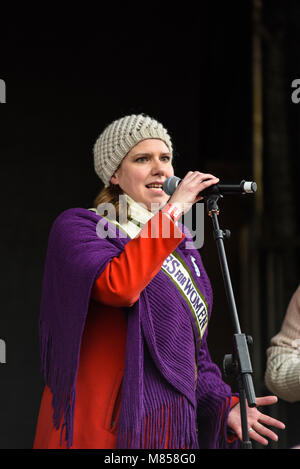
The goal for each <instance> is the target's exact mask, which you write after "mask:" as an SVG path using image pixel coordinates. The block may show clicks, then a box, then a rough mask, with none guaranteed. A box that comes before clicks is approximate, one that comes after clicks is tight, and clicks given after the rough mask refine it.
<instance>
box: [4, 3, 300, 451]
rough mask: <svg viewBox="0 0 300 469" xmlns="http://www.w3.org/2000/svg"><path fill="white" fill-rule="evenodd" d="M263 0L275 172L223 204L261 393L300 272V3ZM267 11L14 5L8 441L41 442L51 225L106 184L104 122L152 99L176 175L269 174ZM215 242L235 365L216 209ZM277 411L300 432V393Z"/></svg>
mask: <svg viewBox="0 0 300 469" xmlns="http://www.w3.org/2000/svg"><path fill="white" fill-rule="evenodd" d="M262 3H263V5H262V6H263V8H262V13H261V23H260V25H259V26H258V27H257V26H256V28H258V30H259V38H260V45H261V50H262V61H261V69H260V70H261V77H262V97H261V102H262V115H261V117H262V122H263V128H262V133H261V137H262V141H263V145H262V158H261V162H262V165H263V177H262V181H261V182H262V184H261V185H260V187H259V192H258V194H257V196H255V198H254V197H251V196H250V197H248V198H247V197H245V198H234V199H232V198H228V199H226V200H223V201H221V202H220V210H221V211H220V216H219V222H220V225H221V227H222V228H229V229H230V230H231V232H232V235H231V238H230V239H229V240H228V241H226V252H227V256H228V261H229V266H230V271H231V275H232V283H233V288H234V292H235V295H236V302H237V306H238V312H239V316H240V321H241V325H242V330H243V331H244V332H246V333H247V334H248V333H249V334H251V335H252V336H253V338H254V346H253V348H252V349H251V350H252V354H251V355H252V359H253V368H254V382H255V387H256V393H257V395H263V394H267V393H269V391H268V390H266V388H265V386H264V383H263V375H264V369H265V363H266V355H265V352H266V349H267V347H268V345H269V340H270V338H271V337H272V336H273V335H274V334H275V333H276V332H278V330H279V329H280V325H281V322H282V319H283V316H284V312H285V309H286V306H287V303H288V301H289V298H290V297H291V295H292V293H293V291H294V290H295V289H296V288H297V286H298V284H299V236H298V235H297V233H298V232H299V208H298V205H297V203H298V200H297V195H298V194H297V187H298V174H299V169H300V168H299V143H300V141H299V113H300V103H299V104H298V105H297V104H294V103H293V102H292V100H291V92H292V89H291V83H292V81H293V80H294V79H296V78H300V70H299V68H300V67H299V63H300V61H299V59H300V57H299V55H300V50H299V47H298V44H299V39H300V37H299V36H300V33H299V27H300V7H299V5H298V4H297V1H296V0H291V1H272V2H271V1H270V0H269V1H266V0H265V1H264V2H262ZM165 6H167V4H165ZM254 11H255V9H254V3H253V4H252V2H251V1H243V2H241V1H239V2H238V1H232V2H209V1H203V2H201V3H200V9H196V8H195V7H192V6H191V5H190V4H187V5H186V6H185V5H180V6H177V7H176V6H174V5H172V6H171V5H170V6H169V7H168V8H166V10H165V11H164V10H163V8H162V6H161V5H159V4H157V6H149V5H148V4H143V5H142V4H140V3H139V4H136V5H135V4H134V3H130V5H128V4H127V3H123V4H120V5H118V4H114V6H113V7H112V8H111V9H109V8H107V7H106V8H104V7H103V5H100V6H99V7H98V9H97V10H96V9H95V10H94V11H93V10H92V9H91V8H90V7H88V6H86V8H83V7H78V8H77V9H76V7H75V6H74V5H73V7H72V9H70V10H69V11H68V12H63V11H62V10H61V9H58V10H52V9H50V8H48V7H46V6H45V7H44V9H43V10H40V11H39V10H35V11H34V12H32V13H31V12H30V11H29V10H26V13H25V12H24V14H23V12H22V11H20V9H19V8H18V12H13V14H11V13H10V14H7V15H5V16H4V17H3V19H2V23H3V27H2V28H1V41H0V44H1V45H0V52H1V63H0V78H1V79H3V80H5V82H6V100H7V102H6V104H3V105H1V107H0V125H1V131H0V152H1V153H0V154H1V170H2V171H1V173H2V184H1V189H2V207H1V210H2V216H1V236H2V240H1V249H2V253H1V261H2V279H1V285H2V292H1V296H2V308H1V315H0V338H1V339H2V340H5V343H6V353H7V356H6V363H5V364H1V365H0V417H1V426H0V448H3V449H5V448H6V449H11V448H13V449H18V448H31V447H32V442H33V438H34V431H35V425H36V419H37V415H38V410H39V404H40V398H41V393H42V390H43V381H42V378H41V375H40V361H39V343H38V317H39V301H40V292H41V282H42V276H43V266H44V260H45V253H46V248H47V239H48V234H49V230H50V228H51V225H52V223H53V221H54V219H55V218H56V216H57V215H58V214H59V213H60V212H61V211H63V210H65V209H67V208H70V207H86V208H88V207H91V206H92V202H93V199H94V197H95V196H96V195H97V193H98V192H99V190H100V189H101V187H102V186H101V182H100V181H99V179H98V178H97V176H96V174H95V173H94V169H93V157H92V147H93V144H94V142H95V140H96V139H97V137H98V135H99V134H100V133H101V131H102V130H103V129H104V127H105V126H106V125H107V124H109V123H110V122H111V121H112V120H113V119H116V118H119V117H121V116H123V115H126V114H129V113H140V112H144V113H146V114H149V115H150V116H152V117H154V118H157V119H158V120H159V121H161V122H162V123H163V124H164V126H165V127H166V128H167V129H168V130H169V132H170V134H171V136H172V139H173V141H174V146H175V159H176V174H177V175H178V176H180V177H183V176H184V175H185V173H186V172H187V171H189V170H196V169H198V170H203V171H209V172H211V173H213V174H216V175H218V176H219V177H220V179H221V180H224V181H232V182H239V181H240V180H242V179H248V180H251V179H254V178H255V176H256V172H255V166H254V152H255V145H254V141H255V135H256V134H255V132H256V130H255V128H254V125H253V111H254V108H253V97H254V95H255V93H256V91H257V89H256V88H255V87H256V82H255V80H253V73H254V63H253V31H254V23H253V13H254ZM256 31H257V29H256ZM256 200H262V211H260V210H259V208H258V207H257V203H256ZM201 254H202V256H203V260H204V263H205V265H206V267H207V271H208V273H209V276H210V278H211V281H212V284H213V288H214V314H213V318H212V320H211V325H210V333H209V345H210V349H211V354H212V356H213V358H214V359H215V361H216V362H217V363H218V364H219V365H220V366H222V359H223V356H224V354H225V353H231V347H232V334H233V329H232V325H231V318H230V314H229V310H228V306H227V302H226V296H225V292H224V286H223V280H222V276H221V273H220V268H219V262H218V256H217V252H216V246H215V244H214V240H213V238H212V230H211V221H210V219H209V218H208V216H206V218H205V242H204V247H203V249H202V250H201ZM229 382H231V381H230V380H229ZM232 386H233V388H234V387H235V383H234V382H232ZM272 413H273V415H274V416H275V417H278V418H281V419H282V420H284V421H285V423H286V424H287V430H286V431H285V432H284V433H283V434H282V433H281V434H280V441H279V443H278V444H277V445H276V444H273V443H272V445H271V447H273V448H289V447H291V446H292V445H293V444H295V443H298V442H300V431H299V429H298V428H299V424H298V421H299V420H300V408H299V405H298V403H296V404H287V403H285V402H282V401H280V402H279V404H278V405H277V406H276V409H274V410H272Z"/></svg>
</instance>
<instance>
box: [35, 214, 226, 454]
mask: <svg viewBox="0 0 300 469" xmlns="http://www.w3.org/2000/svg"><path fill="white" fill-rule="evenodd" d="M99 220H101V222H102V228H103V226H104V227H105V229H106V230H107V233H108V236H107V237H106V238H104V239H103V238H100V237H99V236H98V235H97V224H98V222H99ZM182 229H183V230H184V232H185V235H186V237H185V239H184V240H183V241H182V242H181V243H180V244H179V246H178V247H177V248H176V250H175V251H176V253H177V255H179V256H180V258H181V259H182V260H183V261H184V262H185V265H186V267H187V268H188V269H189V271H190V274H191V275H193V277H194V281H195V282H196V284H197V287H198V289H199V290H200V292H201V293H202V295H203V296H204V297H205V299H206V303H207V305H208V312H209V315H210V314H211V309H212V290H211V286H210V282H209V279H208V277H207V274H206V272H205V269H204V267H203V264H202V261H201V258H200V255H199V253H198V251H197V250H196V249H193V250H191V249H186V247H185V242H186V241H187V240H189V239H190V235H189V233H188V232H187V230H186V229H185V228H182ZM118 234H119V231H118V229H116V227H115V226H114V225H112V224H110V223H109V222H107V221H106V220H104V219H101V217H99V215H97V214H96V213H94V212H92V211H89V210H86V209H82V208H74V209H73V208H72V209H68V210H66V211H64V212H63V213H61V214H60V215H59V216H58V217H57V218H56V220H55V221H54V223H53V225H52V229H51V232H50V235H49V240H48V249H47V255H46V261H45V270H44V277H43V286H42V296H41V310H40V346H41V361H42V371H43V376H44V379H45V382H46V384H47V385H48V386H49V388H50V390H51V392H52V395H53V400H52V406H53V421H54V425H55V426H56V428H59V426H60V424H61V422H62V421H63V426H62V434H63V430H65V432H64V434H65V438H66V440H67V445H68V447H70V446H71V445H72V437H73V418H74V406H75V402H76V376H77V371H78V364H79V354H80V344H81V337H82V333H83V330H84V325H85V321H86V316H87V313H88V308H89V301H90V295H91V289H92V287H93V284H94V282H95V280H96V279H97V278H98V277H99V275H100V274H101V273H102V271H103V270H104V269H105V267H106V265H107V264H108V263H109V262H110V261H111V260H112V259H113V258H114V257H115V256H119V255H120V254H121V253H122V251H123V249H124V246H125V245H126V243H127V242H130V238H128V237H124V233H122V235H121V236H118ZM115 235H117V236H115ZM191 255H192V256H193V258H194V259H196V263H197V266H198V269H199V270H200V276H198V275H195V267H194V263H193V262H195V260H193V262H192V261H191ZM198 272H199V271H198ZM126 316H127V344H126V357H125V371H124V378H123V387H122V403H121V412H120V420H119V430H118V440H117V447H118V448H142V447H147V448H151V449H153V448H164V446H165V442H166V436H167V429H168V428H169V436H168V447H169V448H176V449H179V448H194V449H197V448H224V447H229V445H228V444H227V443H226V438H224V435H225V434H226V422H227V417H228V411H229V404H230V399H231V389H230V387H229V386H228V385H227V384H226V383H225V382H224V381H223V380H222V377H221V373H220V370H219V368H218V367H217V366H216V365H215V364H214V363H213V362H212V361H211V358H210V355H209V351H208V348H207V343H206V338H207V329H206V331H205V333H204V336H203V337H202V341H201V347H197V346H195V340H194V331H195V324H193V322H194V321H193V317H192V315H191V312H190V310H189V308H188V305H187V303H186V301H185V300H184V298H183V297H182V295H181V294H180V292H179V290H178V288H177V287H176V285H174V283H173V282H172V281H171V280H170V278H169V277H168V276H167V275H166V274H165V273H164V272H163V271H162V270H161V271H159V272H158V274H157V275H156V276H155V277H154V278H153V279H152V280H151V281H150V283H149V284H148V285H147V287H146V288H145V289H144V290H143V291H142V293H141V295H140V297H139V299H138V301H137V302H136V303H135V304H134V305H133V306H132V307H130V308H126ZM195 350H196V363H197V365H196V366H197V372H198V375H197V386H196V390H195Z"/></svg>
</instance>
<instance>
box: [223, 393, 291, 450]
mask: <svg viewBox="0 0 300 469" xmlns="http://www.w3.org/2000/svg"><path fill="white" fill-rule="evenodd" d="M277 400H278V399H277V397H276V396H265V397H258V398H257V399H256V403H257V406H266V405H272V404H275V403H276V402H277ZM247 417H248V419H247V420H248V432H249V438H252V439H253V440H255V441H257V442H258V443H261V444H262V445H267V444H268V440H267V439H266V438H264V437H263V436H262V435H264V436H265V437H267V438H270V439H271V440H274V441H277V440H278V436H277V435H276V433H274V432H273V431H272V430H270V429H269V428H267V427H265V425H270V426H273V427H276V428H279V429H281V430H283V429H284V428H285V425H284V423H283V422H280V421H279V420H276V419H273V418H272V417H269V416H268V415H265V414H263V413H262V412H260V411H259V410H258V409H257V407H248V405H247ZM227 425H228V427H230V428H231V429H232V430H234V432H235V433H236V435H237V436H238V438H239V439H240V440H242V439H243V437H242V425H241V416H240V404H237V405H235V406H234V407H233V408H232V409H231V411H230V412H229V416H228V421H227Z"/></svg>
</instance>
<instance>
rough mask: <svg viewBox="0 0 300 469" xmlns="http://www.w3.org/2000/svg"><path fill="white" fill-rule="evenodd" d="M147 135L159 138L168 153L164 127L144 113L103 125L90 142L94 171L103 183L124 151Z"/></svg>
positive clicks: (166, 135)
mask: <svg viewBox="0 0 300 469" xmlns="http://www.w3.org/2000/svg"><path fill="white" fill-rule="evenodd" d="M147 138H158V139H160V140H163V141H164V142H165V144H166V145H167V146H168V147H169V150H170V153H171V154H172V142H171V138H170V136H169V134H168V132H167V130H166V129H165V128H164V127H163V126H162V124H160V123H159V122H157V121H156V120H155V119H152V118H151V117H149V116H146V115H145V114H139V115H135V114H133V115H131V116H125V117H122V118H121V119H118V120H116V121H114V122H112V123H111V124H110V125H109V126H108V127H106V129H105V130H104V131H103V132H102V134H101V135H100V137H99V138H98V140H97V141H96V143H95V145H94V166H95V171H96V173H97V174H98V176H99V178H100V179H101V180H102V181H103V183H104V186H105V187H108V186H109V183H110V178H111V177H112V175H113V174H114V172H115V171H116V169H117V168H118V167H119V165H120V163H121V161H122V160H123V158H125V156H126V155H127V153H128V152H129V151H130V150H131V149H132V148H133V147H134V146H135V145H136V144H137V143H139V142H141V141H142V140H145V139H147Z"/></svg>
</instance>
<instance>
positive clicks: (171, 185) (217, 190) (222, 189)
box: [162, 176, 257, 197]
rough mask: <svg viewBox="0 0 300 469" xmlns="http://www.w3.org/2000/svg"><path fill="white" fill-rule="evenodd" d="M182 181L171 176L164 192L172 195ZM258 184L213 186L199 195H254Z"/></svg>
mask: <svg viewBox="0 0 300 469" xmlns="http://www.w3.org/2000/svg"><path fill="white" fill-rule="evenodd" d="M180 182H181V179H180V178H179V177H177V176H171V177H169V178H168V179H166V180H165V182H164V183H163V186H162V188H163V190H164V191H165V192H166V194H168V195H172V194H173V193H174V192H175V190H176V188H177V186H178V185H179V184H180ZM256 190H257V184H256V182H253V181H241V182H240V184H213V185H212V186H210V187H207V188H206V189H203V191H201V192H199V194H198V195H201V196H202V197H208V196H210V195H239V194H253V192H256Z"/></svg>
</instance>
